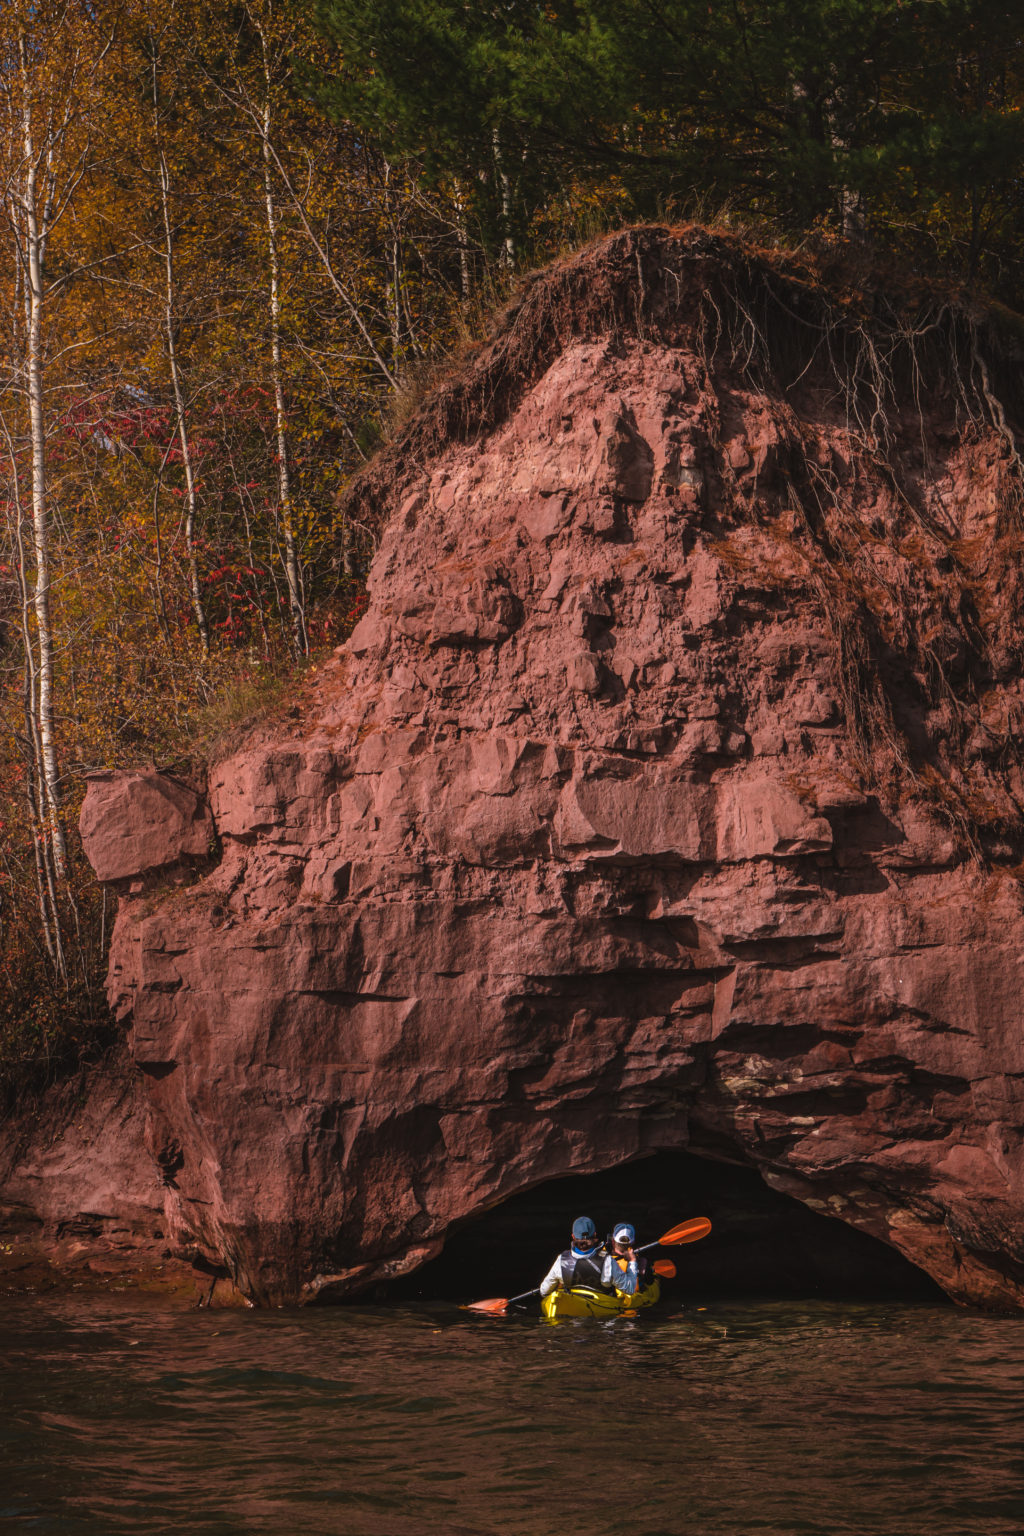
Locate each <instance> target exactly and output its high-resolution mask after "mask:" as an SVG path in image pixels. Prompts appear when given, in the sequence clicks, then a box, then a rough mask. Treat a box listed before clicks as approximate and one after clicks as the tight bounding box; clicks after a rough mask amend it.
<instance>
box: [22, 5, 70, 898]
mask: <svg viewBox="0 0 1024 1536" xmlns="http://www.w3.org/2000/svg"><path fill="white" fill-rule="evenodd" d="M20 53H21V60H20V62H21V74H22V130H23V135H22V136H23V149H24V155H25V160H24V167H25V169H24V176H23V180H22V187H21V214H22V220H23V225H22V238H23V248H24V261H25V280H26V320H27V326H26V335H25V352H24V369H25V390H26V395H27V399H28V411H29V440H30V443H31V453H32V477H31V485H32V539H33V545H34V554H35V587H34V592H33V606H34V609H35V620H36V645H37V647H38V668H37V688H36V698H35V709H36V723H37V728H38V733H39V752H40V760H41V767H42V774H43V787H44V791H45V801H46V803H45V805H44V806H42V807H40V810H41V812H42V814H43V816H44V818H45V822H46V826H47V829H48V831H49V835H50V843H51V846H52V848H53V859H54V865H55V869H56V874H57V876H58V878H59V879H60V880H62V881H63V880H66V878H67V844H66V841H65V837H64V821H63V816H62V814H61V801H62V796H61V784H60V773H59V770H58V766H57V736H56V729H55V714H54V661H53V624H52V617H51V609H50V539H49V522H48V516H47V484H46V426H45V420H44V415H43V299H44V294H43V283H44V275H45V270H46V237H47V233H48V231H47V223H48V212H49V210H48V207H47V206H46V204H47V202H48V201H49V198H48V196H47V193H48V191H49V192H50V193H52V186H51V185H49V184H50V183H52V171H51V168H50V166H49V165H48V164H46V168H45V171H44V175H43V184H42V186H40V175H39V172H40V169H41V168H42V165H43V161H42V157H38V158H37V154H36V147H35V144H34V141H33V133H32V96H31V90H30V86H29V79H28V63H27V59H26V42H25V38H24V36H22V38H21V40H20ZM40 198H42V199H43V204H44V206H43V207H42V208H40Z"/></svg>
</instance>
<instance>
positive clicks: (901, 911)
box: [83, 230, 1024, 1306]
mask: <svg viewBox="0 0 1024 1536" xmlns="http://www.w3.org/2000/svg"><path fill="white" fill-rule="evenodd" d="M861 297H862V300H863V302H861V301H860V300H858V301H857V302H854V300H852V299H851V298H849V296H848V295H847V296H844V295H840V296H839V298H837V299H836V300H835V301H832V300H830V299H829V297H828V296H827V295H826V294H825V293H823V292H822V290H821V288H820V286H819V285H818V284H817V283H816V282H815V281H814V280H812V278H809V277H808V276H807V274H806V273H804V274H802V275H801V273H799V272H796V271H795V269H794V270H793V271H789V272H787V271H786V270H784V269H783V267H782V266H780V264H779V263H778V262H776V264H775V265H774V266H771V265H766V264H764V263H763V262H761V261H759V260H757V259H755V258H754V257H751V256H750V255H748V254H746V253H744V252H743V251H742V250H741V249H740V247H738V246H737V245H734V244H731V243H727V242H725V241H722V240H719V239H716V238H713V237H711V236H708V235H706V234H704V233H703V232H700V231H684V232H681V233H678V232H677V233H672V232H666V231H659V230H644V231H637V232H631V233H627V234H623V235H620V236H616V237H614V238H612V239H611V240H609V241H606V242H604V243H603V244H602V245H599V246H597V247H594V248H592V249H590V250H588V251H586V252H584V253H583V254H582V255H580V256H578V257H576V258H573V259H572V260H571V261H568V262H566V263H564V264H562V265H561V266H559V267H557V268H554V269H552V270H551V271H550V272H548V273H545V274H541V275H540V276H539V277H538V278H536V279H533V280H532V281H531V282H530V283H529V284H527V286H526V287H525V289H524V291H523V294H522V296H521V297H520V299H519V300H518V301H517V303H516V305H515V306H513V309H512V310H511V311H510V313H509V315H508V316H507V317H506V318H505V320H504V322H503V323H502V326H501V327H500V329H499V331H498V332H497V334H496V337H495V339H494V341H493V342H492V343H491V345H490V346H489V347H488V348H487V349H485V350H483V351H482V352H481V353H480V354H479V355H478V356H477V357H476V359H475V360H474V361H472V362H471V363H470V364H469V365H468V367H467V368H466V370H465V371H464V372H463V373H462V374H460V375H459V376H458V377H457V378H455V379H453V380H452V381H450V382H449V383H448V384H447V385H446V386H444V387H443V389H442V390H441V391H440V393H439V394H438V395H437V396H435V397H434V399H433V400H431V401H428V402H427V404H426V405H425V407H424V408H423V410H422V411H421V413H420V414H419V415H418V416H417V417H416V418H414V419H413V421H412V422H411V423H410V425H409V426H408V427H407V428H406V429H405V431H404V433H403V434H402V436H401V437H400V438H399V439H398V441H397V442H396V444H395V445H393V447H392V448H391V449H390V450H389V451H388V453H387V454H386V455H385V456H384V458H383V459H382V460H381V461H379V462H378V463H377V464H376V465H375V466H373V467H372V469H371V470H370V472H369V473H368V474H367V475H366V476H365V477H364V479H363V480H362V482H360V484H359V485H357V486H356V488H355V489H354V491H353V493H352V495H353V498H354V501H353V503H352V505H354V506H356V508H357V510H358V511H359V512H360V514H361V515H362V516H370V515H373V516H376V517H377V518H378V519H379V521H380V522H381V524H382V526H383V535H382V541H381V545H380V549H379V552H378V554H377V556H376V559H375V561H374V564H373V570H372V576H371V582H370V592H371V602H370V607H369V610H368V612H367V614H366V617H365V618H364V619H363V620H362V621H361V623H360V624H359V626H358V628H357V630H356V632H355V634H354V635H353V636H352V638H351V640H350V641H349V643H348V644H347V646H346V647H345V648H344V650H343V652H342V653H341V654H340V655H338V656H337V657H336V658H335V659H333V660H332V661H331V662H330V663H329V665H328V666H327V667H326V668H324V669H321V671H320V673H319V674H318V676H317V682H316V683H315V684H314V685H313V686H311V688H310V689H309V690H308V691H307V695H306V697H305V699H304V707H303V714H302V717H301V718H300V719H299V720H298V721H297V722H292V723H291V724H290V725H289V726H288V728H287V729H284V728H281V729H276V728H267V729H265V730H263V731H262V732H261V733H259V734H258V735H257V736H256V737H255V738H253V739H252V740H251V741H250V743H249V745H248V746H246V747H245V748H244V749H243V750H241V751H240V752H238V753H237V755H235V756H232V757H231V758H229V759H228V760H227V761H222V762H219V763H216V764H215V765H213V767H212V768H211V771H210V775H209V786H208V803H209V811H210V813H211V815H212V818H213V823H214V825H215V829H216V837H217V839H219V845H220V847H221V848H222V850H223V852H222V857H221V859H220V862H219V864H218V865H217V867H216V868H215V869H213V871H212V872H211V873H209V874H207V875H206V876H205V878H202V879H200V880H199V881H198V883H196V884H193V885H191V886H190V887H188V888H187V889H177V890H174V891H172V892H170V893H169V894H168V895H167V896H166V898H161V897H160V896H159V895H154V894H153V893H152V892H151V891H140V892H139V893H138V894H136V895H131V894H126V895H124V896H122V900H121V904H120V913H119V916H118V919H117V928H116V933H115V938H114V943H113V950H112V957H111V967H110V995H111V999H112V1001H113V1003H114V1005H115V1007H116V1009H117V1011H118V1013H119V1014H120V1016H121V1017H122V1018H123V1019H124V1021H125V1024H126V1025H127V1026H129V1027H130V1031H131V1033H130V1047H131V1052H132V1054H133V1057H134V1060H135V1062H136V1063H137V1066H138V1068H139V1070H140V1072H141V1074H142V1077H143V1080H144V1084H145V1095H146V1105H147V1108H146V1115H147V1130H146V1138H147V1145H148V1149H149V1155H150V1157H151V1158H152V1160H153V1166H154V1167H156V1168H157V1169H159V1171H160V1175H161V1178H162V1180H163V1186H164V1200H165V1207H166V1220H167V1228H168V1232H169V1233H170V1236H171V1239H172V1241H173V1243H174V1245H175V1248H176V1251H178V1252H180V1253H185V1254H187V1253H196V1254H199V1255H201V1256H202V1257H204V1258H205V1259H206V1260H207V1261H209V1262H210V1263H213V1264H215V1265H222V1266H224V1267H225V1268H226V1269H227V1270H229V1271H230V1273H231V1274H232V1276H233V1277H234V1278H235V1279H236V1280H237V1281H238V1283H239V1284H240V1285H241V1286H242V1288H243V1289H244V1290H245V1291H246V1292H247V1293H248V1294H249V1295H251V1296H252V1297H253V1298H255V1299H256V1300H259V1301H263V1302H275V1301H282V1300H284V1301H287V1300H293V1299H302V1298H309V1297H310V1296H312V1295H314V1294H316V1293H317V1292H320V1291H323V1290H324V1289H325V1288H327V1289H328V1290H330V1291H333V1292H335V1293H338V1294H342V1293H345V1292H350V1291H352V1290H355V1289H358V1288H359V1287H361V1286H365V1285H366V1284H368V1283H371V1282H375V1281H377V1280H379V1279H381V1278H384V1279H386V1278H388V1277H390V1276H395V1275H398V1274H401V1273H404V1272H408V1271H409V1270H410V1269H412V1268H414V1267H415V1266H417V1265H418V1264H420V1263H422V1262H424V1260H426V1259H428V1258H429V1257H431V1256H432V1255H434V1254H435V1253H437V1251H438V1250H439V1247H440V1245H441V1244H442V1243H443V1241H444V1238H445V1234H446V1232H447V1231H448V1230H449V1228H450V1226H451V1224H452V1223H453V1222H460V1221H463V1220H464V1219H466V1218H468V1217H471V1216H472V1215H473V1214H474V1213H476V1212H479V1211H481V1210H484V1209H486V1208H487V1207H489V1206H491V1205H493V1204H495V1203H496V1202H498V1201H501V1200H502V1199H504V1198H505V1197H507V1196H509V1195H511V1194H513V1193H515V1192H517V1191H520V1190H523V1189H525V1188H528V1187H529V1186H531V1185H535V1184H537V1183H539V1182H541V1181H544V1180H548V1179H552V1178H555V1177H559V1176H563V1175H566V1174H569V1173H573V1172H586V1171H593V1170H597V1169H601V1168H605V1167H609V1166H611V1165H613V1164H617V1163H621V1162H623V1161H625V1160H628V1159H633V1158H637V1157H641V1156H643V1155H644V1154H646V1153H650V1152H652V1151H654V1150H655V1149H659V1148H686V1147H688V1148H689V1149H690V1150H693V1151H698V1152H701V1153H704V1154H706V1155H708V1156H711V1157H725V1158H729V1159H733V1160H739V1161H743V1162H745V1163H747V1164H749V1165H752V1166H753V1167H755V1168H757V1169H758V1170H759V1171H760V1172H761V1174H762V1175H763V1177H764V1178H765V1179H766V1180H767V1181H768V1183H769V1184H771V1185H772V1186H773V1187H775V1188H776V1189H778V1190H782V1191H784V1192H786V1193H788V1194H791V1195H793V1196H795V1197H797V1198H798V1199H800V1200H803V1201H805V1202H807V1204H808V1205H809V1206H811V1207H812V1208H813V1209H818V1210H822V1211H825V1212H827V1213H829V1214H831V1215H834V1216H836V1217H838V1218H841V1219H842V1220H844V1221H846V1222H849V1223H851V1224H853V1225H855V1226H857V1227H860V1228H862V1229H864V1230H865V1231H867V1232H869V1233H871V1234H873V1235H875V1236H877V1237H879V1238H881V1239H883V1240H884V1241H886V1242H888V1243H891V1244H893V1245H894V1246H895V1247H896V1248H898V1249H899V1250H900V1251H901V1252H903V1253H904V1254H906V1255H907V1256H909V1257H910V1258H911V1259H912V1260H913V1261H914V1262H915V1263H916V1264H917V1265H919V1266H920V1267H921V1268H922V1269H923V1270H925V1271H927V1273H928V1274H930V1275H931V1276H933V1277H934V1278H935V1279H936V1280H937V1281H938V1282H939V1284H941V1285H942V1286H943V1287H944V1288H945V1289H946V1290H947V1291H948V1292H949V1293H950V1295H952V1296H954V1297H956V1298H958V1299H960V1300H963V1301H967V1302H975V1303H980V1304H984V1305H995V1306H1004V1305H1006V1306H1017V1305H1019V1304H1020V1303H1021V1300H1022V1297H1024V1183H1022V1159H1021V1133H1022V1126H1024V1092H1022V1087H1021V1084H1022V1080H1024V1079H1022V1074H1024V1027H1022V1018H1021V1013H1022V1008H1021V996H1022V981H1024V976H1022V967H1021V955H1022V950H1024V903H1022V892H1021V883H1020V882H1021V869H1020V868H1019V866H1020V863H1021V858H1022V848H1021V824H1020V807H1019V796H1020V792H1021V773H1020V766H1019V734H1018V733H1019V730H1020V721H1021V718H1022V715H1021V705H1022V695H1021V682H1020V678H1021V657H1020V648H1019V646H1020V642H1019V637H1018V630H1019V606H1020V578H1019V575H1018V569H1019V563H1020V562H1019V555H1014V550H1015V548H1016V545H1015V544H1014V540H1015V539H1016V538H1017V535H1016V533H1015V531H1014V528H1015V524H1014V521H1013V515H1011V514H1012V512H1013V508H1014V507H1015V505H1016V499H1015V498H1016V496H1017V491H1016V477H1017V475H1018V466H1017V464H1016V461H1015V459H1014V456H1013V451H1012V448H1011V438H1012V431H1013V427H1012V422H1013V419H1014V417H1013V410H1014V402H1013V400H1012V399H1011V398H1010V396H1009V395H1008V394H1006V393H1005V391H1004V393H1003V396H1002V406H1003V407H1004V408H1005V412H1006V413H1008V415H1007V416H1006V417H1005V418H1004V420H1002V421H1000V420H999V417H998V412H997V411H994V408H993V403H992V402H993V400H994V398H995V396H996V394H997V393H998V392H999V391H1000V390H1001V389H1002V387H1003V381H1004V380H1005V378H1006V377H1007V376H1008V374H1007V370H1005V369H1004V370H1003V373H1002V374H1001V373H1000V366H999V360H998V357H996V356H995V353H994V351H993V347H994V342H993V339H992V337H991V336H990V335H989V334H988V333H987V332H986V330H985V328H984V326H982V325H981V322H978V326H977V328H975V327H974V326H973V323H969V322H968V321H967V320H956V319H954V318H951V317H950V316H949V314H948V312H947V315H946V319H945V321H944V322H943V324H940V325H937V326H935V327H932V330H931V332H929V333H925V332H924V331H923V330H922V336H923V339H922V340H921V341H920V342H919V343H916V342H915V343H914V352H913V355H912V354H911V350H910V344H909V343H908V342H907V341H906V337H905V336H904V338H903V340H902V341H901V340H900V334H899V323H898V322H897V320H896V319H892V318H891V317H890V318H887V316H888V315H889V312H888V311H887V310H886V307H885V305H884V304H883V303H882V301H881V300H878V299H877V296H874V295H872V294H868V295H866V296H863V295H862V296H861ZM858 304H860V307H858ZM943 325H944V327H945V329H943ZM972 347H973V348H974V353H975V356H980V357H982V358H983V359H984V358H987V366H986V369H985V377H984V380H982V377H981V374H980V373H979V371H978V367H977V364H976V363H975V362H974V361H972V355H971V349H972ZM901 348H902V350H901ZM986 349H987V350H986ZM915 369H916V370H918V371H917V373H915ZM986 393H987V395H988V397H989V398H988V399H986ZM918 404H920V405H921V406H922V407H923V415H922V414H921V411H919V409H918ZM118 785H121V786H122V793H123V796H124V797H125V799H124V800H123V801H122V800H119V798H118V794H117V792H116V787H117V786H118ZM158 789H159V785H158V783H157V781H155V780H152V779H150V780H147V782H146V786H145V795H146V797H147V798H146V811H145V814H146V815H147V816H148V815H149V814H150V812H149V807H151V805H152V804H153V803H154V802H153V795H154V792H156V791H157V790H158ZM138 794H139V784H138V781H137V779H133V778H131V777H130V776H129V777H121V778H119V779H118V778H115V779H108V780H105V781H103V782H102V783H101V784H99V785H97V786H94V787H93V788H92V789H91V790H90V797H89V800H87V802H86V809H85V812H84V814H83V833H84V834H85V838H86V849H87V852H88V854H89V857H90V859H91V860H92V862H93V864H94V866H95V867H96V869H97V871H98V872H99V873H100V874H101V875H103V876H104V877H105V878H114V877H115V875H116V877H117V878H118V879H119V880H120V881H122V882H123V881H125V880H126V879H128V878H129V877H130V876H131V875H132V874H133V873H138V874H140V875H141V874H142V872H143V871H144V870H146V869H149V868H151V867H152V866H153V865H154V864H163V863H165V862H166V861H167V858H168V857H169V855H168V854H167V853H165V852H163V851H161V852H160V853H159V856H152V855H150V854H148V853H146V852H145V851H143V852H141V853H140V854H139V856H138V859H137V869H132V868H129V867H128V864H129V863H130V860H129V861H128V863H126V850H127V849H128V848H129V847H130V846H131V839H132V835H133V834H132V831H131V825H133V823H132V820H131V816H130V815H129V813H128V811H127V810H126V809H125V806H126V805H127V803H128V798H130V797H137V796H138ZM100 795H102V797H103V803H102V807H101V806H100V804H99V801H98V798H97V797H98V796H100ZM133 803H134V802H133ZM167 804H168V807H169V809H168V818H169V819H168V823H167V830H166V834H165V835H164V842H163V843H160V847H161V849H163V847H164V844H166V847H167V848H168V849H170V848H173V847H177V846H178V844H179V841H180V838H181V835H182V833H181V828H182V827H183V826H184V825H185V823H186V822H187V828H188V830H187V836H188V837H191V838H192V839H193V843H195V847H196V850H198V851H202V852H205V851H206V846H207V843H208V841H209V839H208V836H207V832H206V830H205V824H204V822H203V820H202V812H201V811H200V810H198V809H196V810H194V811H192V812H189V814H188V816H185V813H184V811H183V810H182V807H181V805H180V804H179V802H178V800H176V799H175V796H174V795H171V794H170V793H169V794H168V796H167ZM101 811H102V814H101ZM183 817H184V820H183ZM172 823H173V825H172ZM126 827H127V830H122V829H124V828H126ZM196 828H203V829H204V830H202V832H200V833H197V832H196V830H195V829H196ZM148 836H153V837H154V838H155V839H156V841H157V842H158V843H159V842H160V837H161V834H159V833H156V832H154V833H152V834H147V837H148ZM115 843H116V846H114V844H115ZM200 843H202V844H203V847H202V849H199V844H200ZM182 846H184V845H182ZM188 848H189V850H190V851H191V850H192V848H193V844H192V843H189V844H188ZM121 889H122V890H125V889H126V887H125V886H124V884H122V886H121ZM683 1214H694V1213H691V1212H680V1215H683Z"/></svg>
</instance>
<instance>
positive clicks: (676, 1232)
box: [466, 1216, 711, 1317]
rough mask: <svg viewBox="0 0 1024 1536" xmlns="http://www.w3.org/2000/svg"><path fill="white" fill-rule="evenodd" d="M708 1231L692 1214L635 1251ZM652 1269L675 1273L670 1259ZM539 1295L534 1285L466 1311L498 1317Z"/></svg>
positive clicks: (670, 1244) (694, 1237)
mask: <svg viewBox="0 0 1024 1536" xmlns="http://www.w3.org/2000/svg"><path fill="white" fill-rule="evenodd" d="M710 1231H711V1223H710V1221H709V1220H708V1218H707V1217H706V1216H692V1217H691V1218H690V1220H689V1221H681V1222H680V1223H679V1225H678V1226H676V1227H671V1228H670V1229H669V1231H668V1232H666V1233H664V1234H663V1236H661V1237H659V1238H658V1240H657V1242H655V1243H644V1245H643V1247H642V1248H638V1249H637V1250H636V1251H637V1253H646V1252H647V1250H648V1248H675V1247H678V1246H679V1244H680V1243H696V1242H699V1240H700V1239H701V1238H702V1237H707V1235H708V1233H709V1232H710ZM665 1266H667V1267H665ZM654 1271H655V1274H659V1275H664V1277H665V1279H666V1280H669V1279H671V1278H672V1276H673V1275H674V1274H675V1272H676V1267H675V1265H674V1264H673V1263H672V1261H671V1259H657V1260H655V1263H654ZM669 1271H671V1274H670V1273H669ZM539 1295H540V1286H539V1285H535V1286H534V1288H533V1290H532V1291H524V1292H523V1294H522V1295H521V1296H493V1297H492V1298H491V1299H490V1300H489V1301H471V1302H470V1303H469V1305H468V1307H467V1308H466V1311H467V1312H485V1313H486V1314H487V1315H488V1317H500V1316H501V1315H502V1313H503V1312H505V1311H506V1309H507V1308H508V1307H511V1306H513V1305H514V1304H515V1303H516V1302H517V1301H529V1299H530V1297H531V1296H539Z"/></svg>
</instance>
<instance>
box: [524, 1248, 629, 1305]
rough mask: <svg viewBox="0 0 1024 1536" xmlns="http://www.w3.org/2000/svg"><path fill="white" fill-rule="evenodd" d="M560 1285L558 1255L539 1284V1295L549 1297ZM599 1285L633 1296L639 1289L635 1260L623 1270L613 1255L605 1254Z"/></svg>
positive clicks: (560, 1264)
mask: <svg viewBox="0 0 1024 1536" xmlns="http://www.w3.org/2000/svg"><path fill="white" fill-rule="evenodd" d="M561 1283H562V1255H561V1254H559V1255H558V1258H557V1259H556V1260H555V1262H554V1263H553V1264H552V1266H551V1268H550V1269H549V1270H548V1272H547V1274H546V1275H545V1276H544V1279H543V1280H542V1281H541V1283H540V1294H541V1295H542V1296H550V1295H551V1292H552V1291H557V1289H558V1287H559V1286H560V1285H561ZM601 1284H602V1285H605V1286H614V1288H615V1289H616V1290H617V1291H623V1292H624V1293H625V1295H627V1296H634V1295H635V1294H636V1292H637V1291H638V1290H639V1289H640V1272H639V1269H638V1267H637V1262H636V1260H635V1259H631V1260H630V1261H629V1263H628V1264H627V1265H626V1268H625V1269H620V1268H619V1261H618V1259H617V1258H616V1257H615V1255H614V1254H613V1253H607V1254H605V1259H604V1264H603V1265H602V1266H601Z"/></svg>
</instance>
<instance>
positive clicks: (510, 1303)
mask: <svg viewBox="0 0 1024 1536" xmlns="http://www.w3.org/2000/svg"><path fill="white" fill-rule="evenodd" d="M660 1244H661V1238H660V1237H659V1238H658V1240H657V1242H654V1243H644V1245H643V1247H642V1248H637V1249H635V1250H634V1251H635V1252H636V1253H646V1252H647V1250H648V1248H657V1247H659V1246H660ZM539 1295H540V1286H539V1285H535V1286H534V1288H533V1290H532V1291H524V1292H523V1294H522V1295H521V1296H510V1297H509V1298H508V1301H507V1302H506V1303H505V1305H506V1306H509V1307H512V1306H515V1304H516V1302H517V1301H529V1299H530V1297H531V1296H539Z"/></svg>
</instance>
